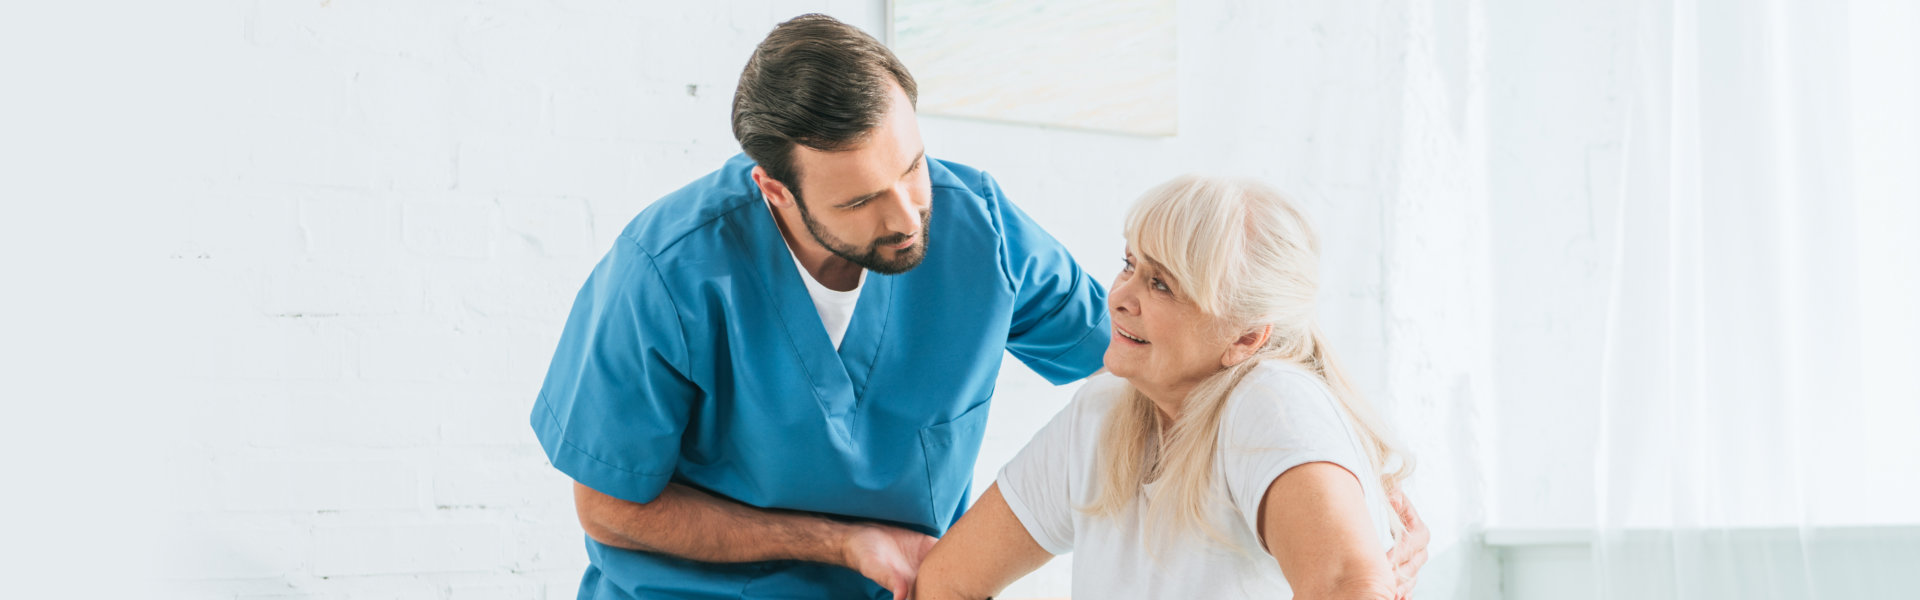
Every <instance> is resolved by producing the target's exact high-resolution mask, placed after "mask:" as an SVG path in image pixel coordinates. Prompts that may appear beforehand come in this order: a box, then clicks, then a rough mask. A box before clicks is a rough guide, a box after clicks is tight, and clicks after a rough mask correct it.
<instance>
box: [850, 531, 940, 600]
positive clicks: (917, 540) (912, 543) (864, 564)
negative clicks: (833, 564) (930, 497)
mask: <svg viewBox="0 0 1920 600" xmlns="http://www.w3.org/2000/svg"><path fill="white" fill-rule="evenodd" d="M935 541H937V540H935V539H934V538H933V537H931V536H927V535H924V534H921V533H919V532H915V531H908V530H905V529H901V528H898V527H889V526H886V525H872V524H860V525H854V526H853V530H852V531H851V532H850V533H848V534H847V535H846V537H845V538H844V541H843V542H842V544H843V546H842V548H841V550H840V552H841V555H842V559H841V564H843V565H846V567H847V568H850V569H853V570H855V571H859V572H860V574H861V575H865V576H866V577H867V579H872V580H873V582H874V583H878V584H880V585H881V586H882V587H885V588H887V590H888V591H891V592H893V597H894V598H895V600H907V598H908V597H909V595H910V594H911V593H912V592H913V582H914V577H915V576H916V575H917V574H918V573H919V571H920V560H921V559H924V558H926V557H927V551H928V550H932V549H933V543H934V542H935Z"/></svg>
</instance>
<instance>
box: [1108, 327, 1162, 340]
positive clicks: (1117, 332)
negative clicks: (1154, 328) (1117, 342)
mask: <svg viewBox="0 0 1920 600" xmlns="http://www.w3.org/2000/svg"><path fill="white" fill-rule="evenodd" d="M1113 334H1114V335H1117V336H1120V337H1122V338H1125V339H1126V340H1127V341H1130V342H1133V343H1136V344H1151V343H1153V342H1149V341H1147V340H1145V339H1142V338H1141V337H1140V336H1137V335H1134V334H1133V333H1131V332H1129V331H1127V330H1125V329H1121V328H1120V326H1119V325H1115V326H1113Z"/></svg>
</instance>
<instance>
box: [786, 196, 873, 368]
mask: <svg viewBox="0 0 1920 600" xmlns="http://www.w3.org/2000/svg"><path fill="white" fill-rule="evenodd" d="M767 213H768V214H773V205H772V204H768V205H767ZM773 218H774V223H775V227H776V228H777V227H778V223H779V222H780V216H779V215H773ZM785 242H786V236H781V243H783V244H784V243H785ZM787 255H788V256H792V257H793V268H794V269H795V270H798V271H800V281H801V282H802V283H805V284H807V296H808V297H811V298H813V309H814V310H816V311H819V313H820V324H821V325H824V326H826V328H827V337H828V338H829V339H832V340H833V349H835V350H839V349H840V340H841V339H842V338H845V337H847V326H848V325H851V324H852V323H853V308H854V307H855V306H857V305H859V304H860V286H861V285H864V284H866V282H867V270H866V269H861V270H860V278H859V279H857V280H855V281H854V282H853V289H851V290H847V291H844V292H841V291H836V290H833V289H829V288H828V287H827V286H824V285H820V282H819V281H817V280H815V279H814V278H813V274H812V273H809V272H807V266H806V265H803V264H800V255H798V254H794V253H793V247H792V246H788V247H787Z"/></svg>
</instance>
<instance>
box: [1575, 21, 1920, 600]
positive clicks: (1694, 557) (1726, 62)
mask: <svg viewBox="0 0 1920 600" xmlns="http://www.w3.org/2000/svg"><path fill="white" fill-rule="evenodd" d="M1915 5H1916V3H1912V2H1905V1H1894V0H1889V1H1879V2H1861V1H1856V2H1851V3H1840V2H1810V1H1789V0H1770V1H1764V2H1735V1H1718V2H1710V1H1695V0H1641V1H1639V2H1635V3H1631V4H1622V5H1621V9H1622V10H1631V11H1633V14H1632V16H1631V17H1630V18H1629V19H1628V21H1627V23H1628V26H1627V27H1625V28H1624V31H1625V32H1626V33H1627V35H1628V36H1629V39H1627V40H1624V42H1625V43H1624V44H1622V47H1624V48H1625V52H1626V53H1627V54H1628V55H1627V56H1625V57H1623V60H1620V61H1618V62H1617V63H1616V64H1620V65H1624V66H1625V68H1626V69H1628V70H1629V73H1628V74H1626V76H1624V77H1622V78H1621V81H1622V82H1623V84H1624V85H1625V86H1626V87H1627V88H1629V89H1628V90H1626V91H1625V93H1626V95H1627V99H1626V105H1627V110H1626V118H1625V120H1624V123H1623V125H1624V128H1625V130H1624V131H1623V132H1622V133H1621V139H1623V140H1625V142H1624V143H1623V144H1621V146H1620V148H1619V151H1620V154H1619V157H1618V170H1617V172H1614V173H1601V174H1597V176H1605V177H1615V178H1617V182H1616V185H1615V186H1613V187H1614V189H1616V190H1617V192H1618V198H1617V200H1616V202H1615V203H1614V206H1613V207H1612V208H1613V209H1614V211H1615V212H1614V215H1613V217H1612V219H1613V221H1614V223H1613V224H1614V228H1613V231H1612V232H1611V234H1612V235H1611V238H1612V239H1611V242H1610V248H1609V250H1610V251H1611V259H1610V260H1609V261H1608V262H1609V269H1610V271H1609V273H1608V278H1609V290H1608V295H1609V297H1608V299H1607V303H1606V306H1607V310H1606V315H1605V320H1606V326H1605V350H1604V352H1603V353H1602V356H1603V361H1602V363H1601V364H1600V365H1599V368H1600V369H1601V370H1602V373H1601V376H1600V381H1601V387H1600V390H1599V391H1598V396H1599V400H1600V403H1601V404H1600V406H1599V407H1598V410H1597V414H1598V419H1597V423H1596V424H1595V426H1596V427H1597V428H1598V435H1597V436H1596V439H1597V440H1598V442H1597V448H1596V449H1595V452H1594V477H1595V481H1594V485H1595V493H1596V503H1595V521H1594V522H1595V526H1596V536H1595V545H1594V554H1593V556H1594V569H1595V574H1596V576H1597V581H1598V583H1599V586H1600V589H1599V592H1600V597H1602V598H1635V599H1647V598H1673V599H1688V600H1693V599H1707V598H1716V599H1717V598H1741V599H1752V598H1867V597H1897V596H1901V595H1903V594H1907V595H1910V594H1912V593H1913V592H1912V585H1911V584H1910V583H1903V580H1904V579H1905V578H1904V577H1902V575H1903V574H1904V573H1903V569H1910V568H1911V567H1912V565H1914V564H1920V534H1917V533H1916V531H1920V527H1916V526H1915V525H1916V523H1920V517H1916V515H1915V513H1914V508H1915V507H1920V441H1917V440H1920V375H1916V373H1917V372H1920V341H1916V340H1920V320H1916V317H1915V316H1914V314H1913V313H1914V312H1915V310H1916V309H1920V291H1917V290H1920V285H1916V282H1920V245H1916V243H1915V241H1914V239H1915V238H1916V237H1920V236H1915V235H1913V233H1914V232H1913V229H1915V228H1920V212H1917V211H1916V209H1915V208H1914V207H1915V205H1917V204H1920V183H1916V175H1915V172H1916V171H1920V141H1916V140H1920V126H1916V123H1917V121H1916V120H1915V117H1914V116H1913V113H1914V112H1916V111H1920V93H1916V90H1917V89H1920V46H1916V45H1915V43H1914V42H1913V41H1912V40H1911V39H1906V38H1904V36H1906V35H1908V34H1910V33H1911V32H1912V31H1914V30H1915V29H1916V28H1920V15H1917V14H1916V8H1915Z"/></svg>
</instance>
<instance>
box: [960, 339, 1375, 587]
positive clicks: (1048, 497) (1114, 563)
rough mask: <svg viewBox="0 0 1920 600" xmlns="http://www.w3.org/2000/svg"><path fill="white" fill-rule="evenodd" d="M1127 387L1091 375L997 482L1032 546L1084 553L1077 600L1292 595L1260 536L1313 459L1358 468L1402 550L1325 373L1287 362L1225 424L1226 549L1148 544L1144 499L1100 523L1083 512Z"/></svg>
mask: <svg viewBox="0 0 1920 600" xmlns="http://www.w3.org/2000/svg"><path fill="white" fill-rule="evenodd" d="M1127 389H1128V388H1127V386H1126V382H1125V380H1122V379H1120V378H1118V377H1114V376H1113V375H1111V374H1106V375H1096V376H1094V377H1091V378H1088V379H1087V382H1086V384H1085V385H1083V386H1081V388H1080V392H1079V393H1078V394H1076V395H1075V396H1074V399H1073V402H1072V403H1070V404H1068V405H1067V408H1066V409H1064V410H1062V411H1060V413H1059V414H1058V415H1056V416H1055V417H1054V418H1053V422H1051V423H1048V424H1047V426H1046V427H1045V428H1044V429H1041V431H1040V433H1039V434H1038V435H1035V436H1034V438H1033V440H1032V441H1031V442H1029V443H1028V444H1027V447H1026V448H1025V449H1023V450H1021V451H1020V454H1019V455H1017V456H1015V457H1014V459H1013V460H1012V461H1011V462H1009V463H1007V465H1006V467H1005V468H1002V469H1001V470H1000V476H999V477H998V483H999V484H1000V494H1001V496H1002V497H1003V498H1005V499H1006V501H1007V506H1008V507H1009V508H1011V509H1013V514H1014V516H1015V517H1017V518H1018V519H1019V520H1020V524H1021V525H1022V526H1024V527H1025V528H1026V530H1027V533H1028V534H1030V535H1032V536H1033V540H1034V541H1035V542H1038V543H1039V544H1040V547H1042V548H1045V549H1046V550H1047V551H1048V552H1051V553H1053V554H1064V553H1067V552H1072V553H1073V554H1074V560H1073V597H1075V598H1102V599H1106V600H1126V599H1130V598H1142V599H1144V598H1208V599H1210V600H1212V599H1228V600H1238V599H1248V600H1251V599H1253V598H1265V599H1273V598H1290V597H1292V595H1293V594H1292V591H1291V590H1290V589H1288V586H1287V580H1286V577H1285V576H1284V575H1283V574H1282V573H1281V572H1280V565H1279V563H1278V562H1277V561H1275V560H1274V558H1273V556H1272V555H1270V554H1268V553H1267V549H1266V548H1265V547H1264V546H1262V545H1261V543H1260V536H1259V532H1258V531H1257V529H1256V528H1257V527H1258V524H1259V506H1260V501H1261V499H1262V498H1264V497H1265V495H1266V490H1267V487H1268V485H1269V484H1271V483H1272V482H1273V480H1274V479H1275V478H1277V477H1279V476H1280V474H1281V473H1282V472H1285V471H1286V470H1287V469H1290V468H1293V467H1295V466H1298V465H1301V464H1305V463H1308V462H1318V461H1326V462H1331V463H1334V464H1336V465H1339V466H1341V467H1345V468H1346V469H1347V470H1348V471H1351V472H1353V474H1354V475H1355V476H1356V477H1358V478H1359V480H1360V487H1361V489H1362V490H1363V492H1364V494H1365V497H1366V503H1367V511H1368V514H1369V516H1370V517H1372V518H1371V521H1372V522H1373V526H1374V533H1375V534H1376V535H1377V536H1378V537H1377V538H1376V539H1377V542H1378V543H1379V544H1380V551H1381V552H1385V551H1386V549H1387V548H1389V547H1392V546H1393V537H1392V534H1391V533H1390V531H1389V530H1388V527H1389V526H1390V524H1391V522H1390V521H1389V520H1388V519H1389V517H1390V516H1391V515H1392V512H1391V511H1390V510H1388V508H1387V502H1386V497H1385V495H1384V494H1382V493H1381V489H1380V482H1379V479H1378V478H1376V477H1375V476H1374V473H1373V469H1372V467H1371V465H1370V463H1369V462H1368V460H1367V456H1366V453H1365V451H1364V450H1362V449H1361V445H1360V443H1361V442H1360V438H1359V436H1358V435H1357V434H1356V433H1355V430H1354V427H1353V424H1352V423H1351V422H1350V421H1348V420H1347V418H1346V417H1345V415H1344V414H1343V413H1342V412H1341V410H1340V408H1339V406H1338V401H1337V400H1335V399H1334V398H1333V394H1332V392H1331V391H1330V390H1328V389H1327V386H1326V384H1325V383H1323V382H1321V381H1320V379H1319V378H1318V377H1316V376H1313V375H1310V374H1308V373H1307V372H1305V371H1302V370H1300V369H1299V368H1298V367H1294V366H1292V365H1288V364H1285V363H1281V362H1279V361H1266V362H1263V363H1261V364H1259V365H1257V366H1255V367H1254V368H1253V372H1251V373H1248V374H1247V377H1246V378H1245V379H1243V380H1242V381H1241V382H1240V385H1239V386H1238V387H1236V388H1234V390H1233V393H1232V394H1231V395H1230V396H1229V397H1228V399H1227V405H1226V407H1224V409H1223V410H1224V411H1225V412H1224V413H1223V414H1222V415H1221V418H1220V437H1219V446H1218V448H1217V450H1216V454H1215V455H1214V464H1213V471H1214V472H1213V477H1212V483H1213V486H1214V494H1215V502H1214V503H1213V504H1212V506H1211V507H1210V510H1208V511H1207V515H1206V520H1207V522H1208V523H1209V524H1211V525H1212V526H1213V527H1214V528H1215V530H1216V531H1218V532H1219V533H1220V534H1222V535H1223V536H1224V537H1225V538H1226V540H1227V541H1228V543H1227V544H1221V543H1218V542H1215V541H1213V540H1212V539H1210V538H1207V536H1205V535H1204V534H1195V535H1186V536H1178V537H1172V538H1171V539H1168V538H1159V539H1157V540H1156V539H1152V538H1150V535H1151V534H1150V529H1149V527H1148V525H1147V521H1146V514H1145V513H1144V512H1143V511H1142V510H1141V502H1142V500H1141V499H1140V498H1141V496H1136V499H1135V501H1134V503H1133V504H1132V505H1130V506H1128V508H1127V509H1126V510H1125V511H1123V512H1122V513H1121V514H1118V515H1113V516H1105V517H1095V516H1092V515H1089V514H1087V513H1085V512H1083V511H1081V510H1079V509H1078V508H1077V507H1080V506H1085V505H1087V504H1088V503H1089V502H1091V501H1092V500H1093V492H1094V491H1095V488H1096V487H1097V486H1098V485H1099V465H1098V464H1097V463H1096V462H1095V457H1096V456H1097V455H1098V452H1099V449H1100V448H1099V440H1100V434H1101V430H1102V429H1103V427H1104V425H1105V423H1106V415H1107V413H1108V412H1110V411H1111V410H1112V409H1113V408H1114V407H1116V406H1119V405H1121V404H1122V403H1123V402H1124V401H1126V393H1125V392H1126V390H1127ZM1157 483H1159V482H1155V483H1154V484H1147V489H1151V488H1152V487H1153V486H1154V485H1155V484H1157ZM1143 493H1144V490H1143Z"/></svg>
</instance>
